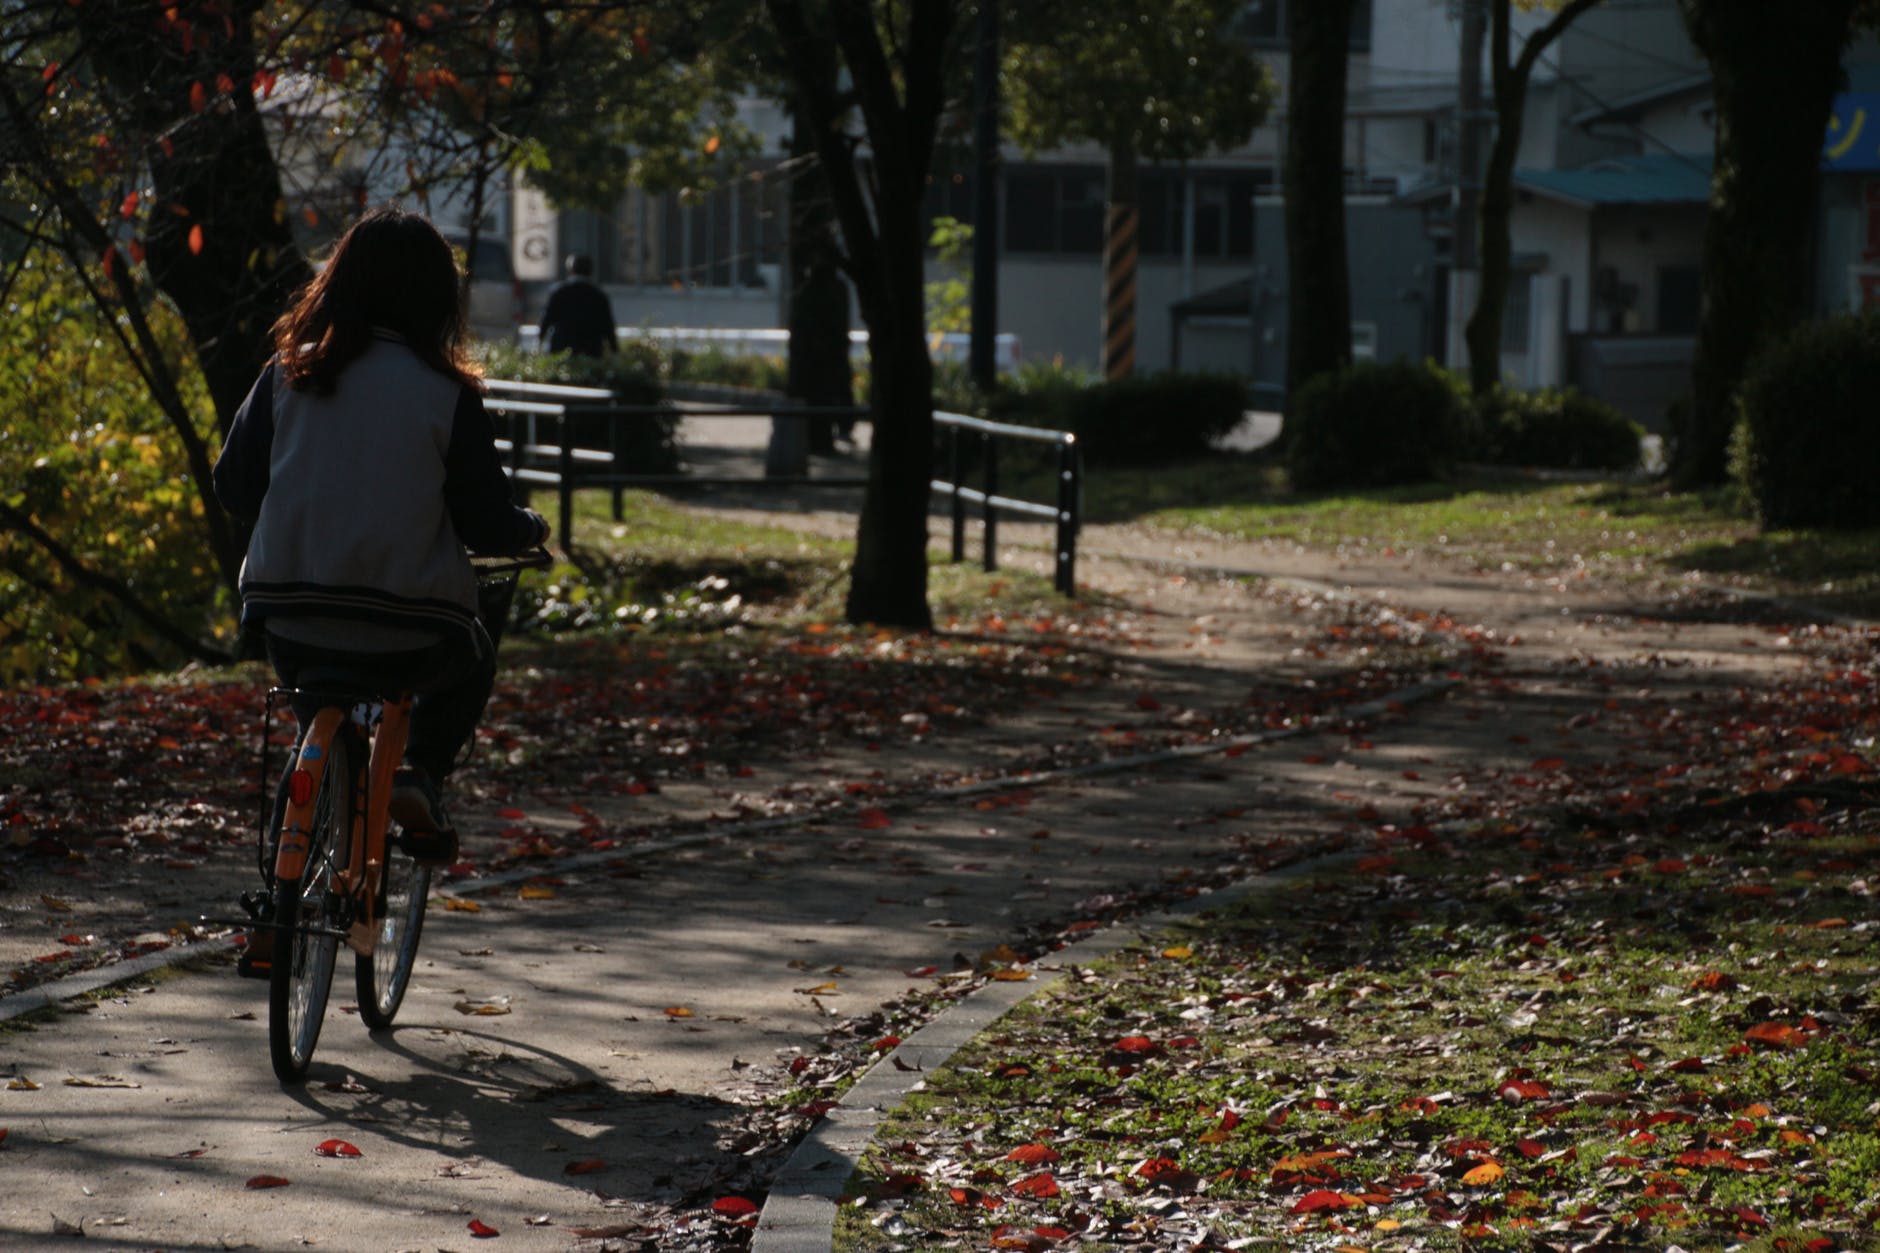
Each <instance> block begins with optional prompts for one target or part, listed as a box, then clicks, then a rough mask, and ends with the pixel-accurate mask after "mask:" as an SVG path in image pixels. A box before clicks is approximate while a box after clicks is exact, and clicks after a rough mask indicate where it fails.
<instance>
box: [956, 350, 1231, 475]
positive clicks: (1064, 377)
mask: <svg viewBox="0 0 1880 1253" xmlns="http://www.w3.org/2000/svg"><path fill="white" fill-rule="evenodd" d="M934 390H935V402H936V404H937V405H939V407H941V408H953V409H955V410H956V411H963V412H969V413H970V412H975V411H979V412H983V413H984V414H985V416H987V417H989V418H993V419H995V420H997V421H1000V422H1012V423H1016V424H1018V425H1028V426H1045V427H1050V428H1052V429H1053V430H1059V431H1073V432H1075V433H1076V435H1077V442H1078V444H1079V446H1080V447H1082V449H1083V453H1084V460H1085V461H1086V462H1087V463H1090V464H1095V465H1142V464H1154V463H1158V462H1167V461H1174V460H1177V459H1180V458H1184V457H1200V456H1205V455H1206V454H1207V452H1208V451H1209V449H1210V448H1211V447H1212V445H1213V443H1214V441H1215V440H1217V439H1219V438H1220V437H1221V436H1223V435H1225V434H1227V433H1228V432H1229V431H1231V430H1233V429H1234V428H1235V427H1236V426H1238V425H1240V421H1241V418H1242V416H1243V415H1244V412H1245V410H1246V408H1247V390H1246V385H1245V384H1244V383H1242V382H1241V381H1240V380H1239V379H1237V378H1234V377H1233V376H1231V375H1218V374H1179V373H1174V372H1163V373H1160V374H1149V375H1142V376H1139V377H1136V378H1130V379H1124V380H1122V381H1120V382H1115V383H1099V382H1095V381H1094V380H1092V379H1091V378H1090V377H1089V376H1088V375H1085V374H1082V373H1079V372H1074V371H1068V370H1058V369H1046V368H1042V367H1032V368H1030V369H1027V370H1023V371H1021V372H1020V373H1019V374H1017V375H1016V376H1012V377H1008V378H1002V379H1001V380H1000V381H999V386H998V388H997V390H995V391H994V392H993V393H992V394H991V395H990V396H986V397H983V398H982V397H979V396H978V395H977V394H976V393H970V392H969V391H967V390H965V389H963V388H957V387H952V386H949V379H948V378H947V376H946V375H945V374H944V373H937V374H936V378H935V389H934ZM961 402H966V404H968V405H971V407H970V408H962V404H961Z"/></svg>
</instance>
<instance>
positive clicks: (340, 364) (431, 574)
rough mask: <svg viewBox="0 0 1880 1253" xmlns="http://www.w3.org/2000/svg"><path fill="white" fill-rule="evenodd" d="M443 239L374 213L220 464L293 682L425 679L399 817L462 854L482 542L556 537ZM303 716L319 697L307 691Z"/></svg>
mask: <svg viewBox="0 0 1880 1253" xmlns="http://www.w3.org/2000/svg"><path fill="white" fill-rule="evenodd" d="M459 278H460V276H459V274H458V271H457V263H456V259H455V258H454V257H453V256H452V254H451V250H450V245H449V244H447V243H446V242H445V241H444V238H443V236H442V235H440V234H438V232H437V230H436V228H434V227H433V226H432V225H431V224H430V222H428V221H426V220H425V219H424V218H423V217H421V216H419V215H417V214H414V213H407V212H405V211H403V210H400V209H395V208H384V209H375V210H373V211H372V212H370V213H368V214H366V215H365V216H364V217H362V218H360V219H359V221H358V222H356V223H355V224H354V225H353V227H352V229H350V230H348V231H347V232H346V234H345V235H344V236H343V237H342V238H341V239H340V241H339V243H338V244H337V245H336V246H335V247H334V250H333V255H332V258H331V259H330V260H329V261H328V262H327V264H326V266H325V268H324V269H323V270H322V271H321V272H320V274H319V276H318V277H316V278H315V279H314V280H313V281H312V282H311V283H309V284H308V285H307V287H306V288H305V289H304V290H303V291H302V292H301V294H300V296H299V297H298V298H297V299H296V301H295V303H294V305H293V307H292V308H291V309H289V310H288V312H287V313H286V314H284V315H283V316H282V317H281V319H280V320H279V321H278V322H276V323H275V325H274V332H273V333H274V346H275V356H274V358H273V360H272V361H270V362H269V363H268V366H267V368H266V369H265V370H263V371H262V373H261V377H260V378H259V379H257V380H256V382H255V385H254V388H253V389H252V390H251V391H250V392H249V394H248V397H247V399H246V400H244V401H243V402H242V405H241V408H240V409H239V410H237V411H236V414H235V421H234V424H233V426H232V427H231V428H230V430H229V435H228V441H227V443H226V444H225V445H224V446H223V449H222V455H221V458H220V459H219V460H218V461H217V462H216V466H215V491H216V496H217V498H218V499H219V500H220V501H221V502H222V505H223V507H224V508H226V509H227V510H228V511H229V513H231V514H233V515H234V516H235V517H237V518H241V519H244V520H248V521H252V522H253V524H254V531H253V534H252V536H251V537H250V539H249V542H248V554H247V559H246V560H245V561H244V562H243V563H242V572H241V597H242V624H243V626H244V627H251V628H259V629H261V630H263V631H265V633H266V638H267V648H268V659H269V660H270V661H271V662H272V663H273V665H274V668H275V670H276V671H277V672H278V673H279V674H280V676H281V681H282V683H283V684H284V685H286V686H288V687H294V686H296V679H297V677H298V676H299V675H300V674H302V673H303V672H306V671H310V670H313V669H316V668H318V669H322V670H331V669H334V668H344V669H346V670H348V671H351V672H354V673H358V674H362V675H368V676H376V675H382V676H384V681H385V682H386V684H387V685H388V687H390V688H396V689H398V690H406V691H413V692H416V693H418V698H417V702H416V706H415V708H414V710H413V714H412V720H411V734H410V740H409V743H408V746H407V748H406V752H405V766H404V768H402V769H400V770H399V772H398V775H397V777H396V779H395V781H394V786H393V792H392V799H391V806H392V810H391V813H392V817H393V818H394V819H396V820H397V822H398V824H399V826H400V827H401V828H402V834H401V837H400V838H401V840H402V841H403V842H404V843H405V847H406V849H407V851H409V852H410V853H411V855H412V856H413V858H414V859H416V860H419V861H423V862H427V863H432V864H437V863H448V862H450V861H454V860H455V859H456V855H457V835H456V831H455V830H454V829H453V827H452V825H451V823H450V820H449V818H448V817H447V816H446V814H445V812H444V809H443V806H442V804H441V802H440V799H439V794H438V786H439V784H440V783H441V782H442V780H443V779H444V777H445V776H446V775H448V774H449V773H450V771H451V769H452V767H453V765H454V764H455V762H456V759H457V754H458V752H459V751H460V750H461V749H462V748H463V746H464V745H465V744H466V743H468V742H469V740H470V737H471V736H472V735H473V734H474V733H475V731H476V724H477V720H478V718H479V717H481V716H482V713H483V707H484V705H485V704H486V703H487V702H488V700H489V696H490V689H491V687H492V686H493V684H494V682H495V676H496V658H495V649H494V648H493V647H492V646H491V645H490V641H489V638H488V636H487V634H486V633H485V632H484V630H483V627H482V625H481V624H480V623H479V622H478V620H477V584H476V577H475V575H474V573H473V572H472V570H471V565H470V559H469V555H468V553H469V551H475V552H478V553H514V552H521V551H523V550H526V549H530V548H534V547H537V546H539V545H540V544H542V543H543V542H544V541H545V540H546V539H547V537H548V523H547V522H546V521H544V520H543V518H542V517H541V515H540V514H537V513H535V512H534V511H532V510H529V509H524V508H521V507H520V506H518V505H516V504H515V503H514V501H513V500H512V499H511V496H510V489H509V482H508V480H507V479H506V478H505V477H504V475H503V470H502V462H501V460H500V458H499V457H498V456H497V451H496V445H495V439H496V434H495V428H494V427H493V426H492V425H491V422H490V419H489V415H488V414H487V413H485V412H484V409H483V401H482V399H481V396H480V393H479V388H478V383H477V373H476V370H475V367H474V366H473V365H472V364H471V362H470V361H469V359H468V357H467V355H466V353H465V350H464V340H465V326H464V313H463V303H462V296H461V290H462V289H461V286H460V281H459ZM294 712H295V715H296V716H297V717H298V718H299V720H300V723H301V726H302V728H303V730H304V729H305V727H306V726H307V724H308V720H309V718H310V716H311V714H312V712H313V711H312V708H311V706H310V705H309V704H308V703H307V702H306V701H303V700H299V699H297V700H296V703H295V710H294Z"/></svg>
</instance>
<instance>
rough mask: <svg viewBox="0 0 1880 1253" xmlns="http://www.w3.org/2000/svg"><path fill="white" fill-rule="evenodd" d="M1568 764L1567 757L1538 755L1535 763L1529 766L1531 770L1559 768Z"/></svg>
mask: <svg viewBox="0 0 1880 1253" xmlns="http://www.w3.org/2000/svg"><path fill="white" fill-rule="evenodd" d="M1566 764H1567V759H1566V758H1565V757H1538V758H1536V759H1535V761H1534V764H1533V765H1532V766H1530V767H1528V768H1529V769H1530V770H1558V769H1560V768H1561V767H1562V766H1565V765H1566Z"/></svg>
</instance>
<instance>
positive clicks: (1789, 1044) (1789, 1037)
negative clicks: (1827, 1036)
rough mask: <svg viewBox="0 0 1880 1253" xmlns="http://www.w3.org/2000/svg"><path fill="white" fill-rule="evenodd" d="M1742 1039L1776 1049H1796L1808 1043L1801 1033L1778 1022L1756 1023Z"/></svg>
mask: <svg viewBox="0 0 1880 1253" xmlns="http://www.w3.org/2000/svg"><path fill="white" fill-rule="evenodd" d="M1743 1038H1744V1039H1745V1040H1748V1041H1750V1042H1751V1043H1753V1044H1763V1045H1767V1046H1768V1047H1770V1048H1778V1049H1798V1048H1801V1047H1802V1046H1803V1045H1804V1044H1807V1043H1808V1038H1807V1037H1806V1036H1804V1035H1803V1034H1802V1033H1801V1032H1799V1031H1797V1030H1796V1029H1795V1028H1794V1027H1790V1026H1785V1025H1784V1024H1782V1023H1779V1022H1764V1023H1758V1024H1757V1025H1755V1026H1754V1027H1751V1028H1750V1029H1749V1030H1748V1031H1745V1032H1744V1033H1743Z"/></svg>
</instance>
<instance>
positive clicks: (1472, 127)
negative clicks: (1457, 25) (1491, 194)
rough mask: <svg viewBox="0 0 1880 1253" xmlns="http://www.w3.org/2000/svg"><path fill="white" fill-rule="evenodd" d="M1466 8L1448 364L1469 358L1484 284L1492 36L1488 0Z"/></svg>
mask: <svg viewBox="0 0 1880 1253" xmlns="http://www.w3.org/2000/svg"><path fill="white" fill-rule="evenodd" d="M1458 2H1459V3H1460V5H1461V7H1462V13H1461V16H1462V46H1461V61H1460V63H1459V65H1458V67H1457V69H1458V73H1457V76H1456V81H1457V84H1458V87H1459V95H1458V98H1457V101H1456V120H1457V123H1458V129H1457V133H1456V220H1455V226H1454V231H1455V235H1454V239H1453V240H1452V248H1451V252H1450V269H1449V317H1448V326H1447V328H1446V334H1445V336H1444V364H1445V365H1448V366H1449V367H1451V368H1452V369H1454V368H1460V367H1461V366H1463V365H1465V364H1466V362H1467V360H1468V354H1467V351H1466V344H1467V339H1468V316H1469V310H1471V309H1473V308H1475V300H1476V293H1477V292H1478V291H1479V290H1480V289H1481V281H1482V278H1481V245H1480V240H1481V233H1482V232H1481V201H1482V124H1483V121H1484V119H1485V113H1484V110H1483V106H1482V48H1483V45H1484V44H1485V43H1486V41H1487V36H1488V23H1487V12H1488V11H1487V0H1458Z"/></svg>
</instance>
